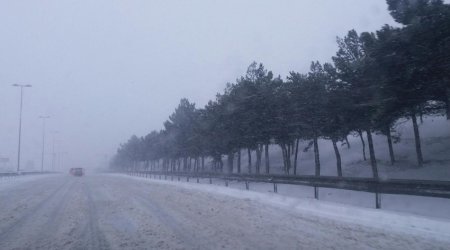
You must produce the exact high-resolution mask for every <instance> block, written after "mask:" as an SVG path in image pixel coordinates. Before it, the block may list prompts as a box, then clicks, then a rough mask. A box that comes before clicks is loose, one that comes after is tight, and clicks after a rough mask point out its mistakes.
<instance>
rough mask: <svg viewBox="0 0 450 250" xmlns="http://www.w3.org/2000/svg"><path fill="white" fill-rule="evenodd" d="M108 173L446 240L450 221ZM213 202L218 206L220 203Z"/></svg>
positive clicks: (312, 200) (272, 194)
mask: <svg viewBox="0 0 450 250" xmlns="http://www.w3.org/2000/svg"><path fill="white" fill-rule="evenodd" d="M112 175H113V176H117V177H123V178H129V179H132V180H136V181H144V182H151V183H157V184H162V185H171V186H176V187H180V188H183V189H188V190H191V191H200V192H207V193H211V194H219V195H226V196H229V197H233V198H238V199H248V200H251V201H256V202H260V203H263V204H266V205H271V206H275V207H278V208H281V209H285V210H287V211H289V212H295V213H299V214H301V215H302V216H308V217H317V218H326V219H330V220H335V221H341V222H345V223H350V224H358V225H362V226H365V227H372V228H378V229H382V230H387V231H395V232H400V233H405V234H414V235H421V236H425V237H432V238H436V239H439V240H445V241H448V242H450V220H447V219H439V220H438V219H436V218H430V217H425V216H417V215H412V214H407V213H400V212H392V211H386V210H377V209H371V208H362V207H355V206H350V205H345V204H338V203H334V202H327V201H321V200H314V199H310V198H293V197H287V196H282V195H279V194H274V193H260V192H255V191H246V190H245V191H244V190H238V189H231V188H227V187H221V186H216V185H208V184H194V183H185V182H176V181H174V182H172V181H165V180H155V179H146V178H142V177H134V176H127V175H123V174H112ZM217 205H218V206H220V204H217Z"/></svg>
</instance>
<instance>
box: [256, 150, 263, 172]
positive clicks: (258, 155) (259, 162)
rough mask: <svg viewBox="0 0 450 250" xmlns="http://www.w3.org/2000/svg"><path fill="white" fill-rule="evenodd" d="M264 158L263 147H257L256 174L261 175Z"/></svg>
mask: <svg viewBox="0 0 450 250" xmlns="http://www.w3.org/2000/svg"><path fill="white" fill-rule="evenodd" d="M261 157H262V145H258V146H256V174H259V173H260V169H261Z"/></svg>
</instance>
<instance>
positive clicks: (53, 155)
mask: <svg viewBox="0 0 450 250" xmlns="http://www.w3.org/2000/svg"><path fill="white" fill-rule="evenodd" d="M57 133H58V131H52V134H53V146H52V171H55V156H56V155H55V139H56V138H55V137H56V134H57Z"/></svg>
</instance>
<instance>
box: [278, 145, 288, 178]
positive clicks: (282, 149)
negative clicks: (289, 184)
mask: <svg viewBox="0 0 450 250" xmlns="http://www.w3.org/2000/svg"><path fill="white" fill-rule="evenodd" d="M279 145H280V147H281V154H282V156H283V167H284V173H285V174H287V173H288V171H287V160H286V158H287V157H286V155H287V153H286V152H287V151H286V145H285V144H279Z"/></svg>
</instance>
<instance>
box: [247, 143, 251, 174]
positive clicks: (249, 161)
mask: <svg viewBox="0 0 450 250" xmlns="http://www.w3.org/2000/svg"><path fill="white" fill-rule="evenodd" d="M247 153H248V173H249V174H251V173H252V151H251V150H250V148H248V149H247Z"/></svg>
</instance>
